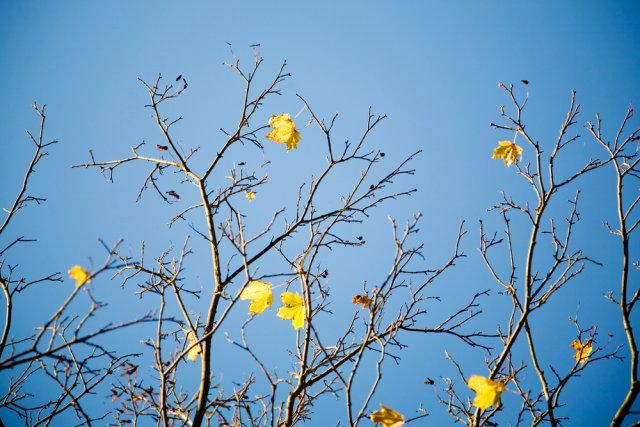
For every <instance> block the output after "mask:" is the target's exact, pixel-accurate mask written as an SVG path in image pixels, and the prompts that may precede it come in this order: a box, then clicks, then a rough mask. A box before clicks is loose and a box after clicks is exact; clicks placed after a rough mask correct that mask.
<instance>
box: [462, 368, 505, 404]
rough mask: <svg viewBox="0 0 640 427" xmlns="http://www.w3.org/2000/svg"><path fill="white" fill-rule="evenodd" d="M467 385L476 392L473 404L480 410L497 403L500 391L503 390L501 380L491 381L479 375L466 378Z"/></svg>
mask: <svg viewBox="0 0 640 427" xmlns="http://www.w3.org/2000/svg"><path fill="white" fill-rule="evenodd" d="M467 385H468V386H469V388H470V389H471V390H473V391H475V392H476V397H475V399H473V405H474V406H477V407H478V408H480V409H482V410H484V409H487V408H488V407H489V406H492V405H496V404H498V403H499V402H500V393H502V392H503V391H504V390H505V386H504V383H503V382H502V381H491V380H490V379H489V378H485V377H482V376H480V375H472V376H471V377H470V378H469V379H468V380H467Z"/></svg>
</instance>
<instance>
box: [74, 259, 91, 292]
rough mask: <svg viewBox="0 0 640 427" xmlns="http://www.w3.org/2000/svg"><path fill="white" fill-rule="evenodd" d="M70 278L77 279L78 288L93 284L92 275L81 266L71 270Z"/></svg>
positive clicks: (75, 266)
mask: <svg viewBox="0 0 640 427" xmlns="http://www.w3.org/2000/svg"><path fill="white" fill-rule="evenodd" d="M69 277H71V278H72V279H76V287H77V288H78V287H80V286H82V285H84V284H85V283H91V275H90V274H89V272H88V271H87V270H85V269H84V268H82V267H80V266H79V265H74V266H73V267H71V269H70V270H69Z"/></svg>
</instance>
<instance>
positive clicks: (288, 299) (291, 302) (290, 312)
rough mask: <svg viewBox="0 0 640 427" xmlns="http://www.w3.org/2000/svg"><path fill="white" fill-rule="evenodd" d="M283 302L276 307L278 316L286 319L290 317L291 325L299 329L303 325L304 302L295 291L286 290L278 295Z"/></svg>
mask: <svg viewBox="0 0 640 427" xmlns="http://www.w3.org/2000/svg"><path fill="white" fill-rule="evenodd" d="M280 299H281V300H282V303H283V304H284V305H283V306H282V307H280V308H279V309H278V317H279V318H281V319H283V320H287V319H291V323H292V324H293V327H294V328H296V329H300V328H302V327H303V326H304V302H303V301H302V297H301V296H300V295H298V294H297V293H295V294H294V293H293V292H289V291H286V292H285V293H283V294H282V295H280Z"/></svg>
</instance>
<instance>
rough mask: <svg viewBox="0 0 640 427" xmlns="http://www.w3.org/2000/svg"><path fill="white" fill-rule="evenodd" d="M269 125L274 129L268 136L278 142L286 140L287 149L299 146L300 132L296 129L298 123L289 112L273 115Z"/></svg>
mask: <svg viewBox="0 0 640 427" xmlns="http://www.w3.org/2000/svg"><path fill="white" fill-rule="evenodd" d="M269 125H270V126H271V127H272V128H273V130H272V131H271V132H269V133H268V134H267V138H269V139H270V140H272V141H275V142H278V143H280V142H284V143H285V145H286V147H287V151H289V150H293V149H296V148H297V146H298V142H299V141H300V133H299V132H298V131H297V130H296V124H295V123H293V121H292V120H291V117H290V116H289V115H288V114H280V115H278V116H271V118H270V119H269Z"/></svg>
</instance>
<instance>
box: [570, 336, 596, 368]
mask: <svg viewBox="0 0 640 427" xmlns="http://www.w3.org/2000/svg"><path fill="white" fill-rule="evenodd" d="M571 347H573V348H574V349H575V351H576V353H575V354H574V355H573V358H574V359H576V362H578V363H585V362H586V361H587V359H588V358H589V355H590V354H591V350H592V347H593V346H592V344H591V341H590V340H587V341H585V342H580V341H578V340H574V341H573V342H572V343H571Z"/></svg>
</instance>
